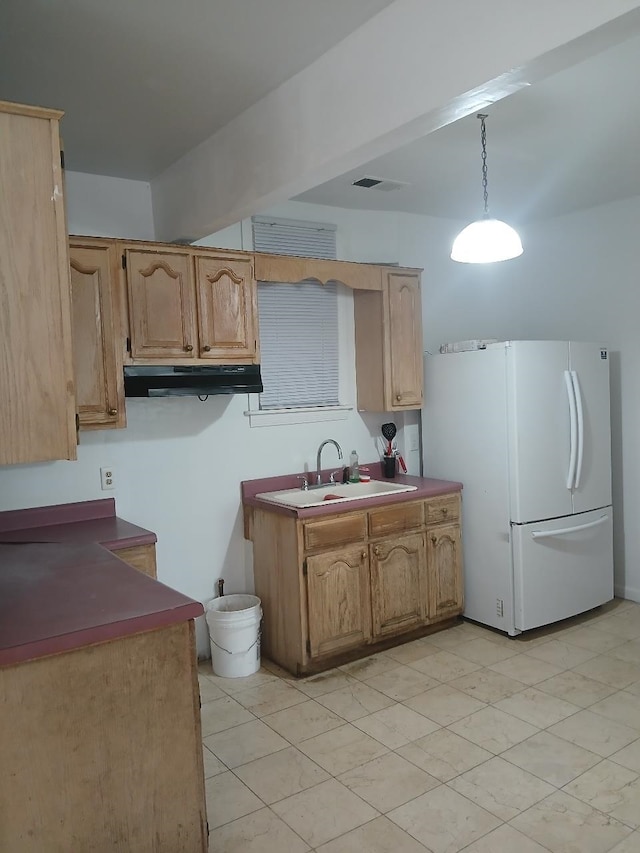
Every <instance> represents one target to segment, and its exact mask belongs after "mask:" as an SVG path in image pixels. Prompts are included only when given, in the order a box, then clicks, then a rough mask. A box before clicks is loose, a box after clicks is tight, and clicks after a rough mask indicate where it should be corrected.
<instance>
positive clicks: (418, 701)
mask: <svg viewBox="0 0 640 853" xmlns="http://www.w3.org/2000/svg"><path fill="white" fill-rule="evenodd" d="M474 674H475V673H472V674H471V676H464V677H465V678H470V677H472V676H473V675H474ZM404 704H405V705H407V707H409V708H412V709H413V710H414V711H417V712H418V713H419V714H422V715H423V716H424V717H428V718H429V719H430V720H433V721H434V722H435V723H438V724H439V725H441V726H448V725H450V724H451V723H455V722H456V721H457V720H461V719H462V718H463V717H468V716H469V714H473V713H475V711H480V710H481V709H482V708H485V707H486V704H485V703H484V702H480V701H479V700H478V699H474V698H473V697H472V696H468V695H467V694H466V693H463V692H462V691H460V690H457V689H456V688H455V687H452V686H451V684H440V685H439V686H438V687H434V688H433V689H432V690H427V691H426V692H425V693H421V694H420V695H419V696H414V697H413V699H407V701H406V702H405V703H404Z"/></svg>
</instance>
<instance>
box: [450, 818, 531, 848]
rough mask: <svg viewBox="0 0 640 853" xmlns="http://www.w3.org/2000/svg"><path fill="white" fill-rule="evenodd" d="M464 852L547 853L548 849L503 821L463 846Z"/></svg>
mask: <svg viewBox="0 0 640 853" xmlns="http://www.w3.org/2000/svg"><path fill="white" fill-rule="evenodd" d="M464 853H548V850H547V849H546V847H541V846H540V845H539V844H538V843H537V842H535V841H532V840H531V838H527V837H526V835H523V834H522V833H521V832H518V831H517V830H516V829H513V827H511V826H507V824H506V823H504V824H503V825H502V826H499V827H498V828H497V829H494V830H493V832H490V833H489V834H488V835H485V836H484V837H483V838H481V839H480V840H479V841H474V842H473V844H470V845H469V846H468V847H465V848H464Z"/></svg>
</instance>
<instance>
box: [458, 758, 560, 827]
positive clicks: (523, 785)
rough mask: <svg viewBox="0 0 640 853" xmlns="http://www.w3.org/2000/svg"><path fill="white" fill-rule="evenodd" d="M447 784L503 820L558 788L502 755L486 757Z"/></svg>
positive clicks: (508, 818) (513, 815)
mask: <svg viewBox="0 0 640 853" xmlns="http://www.w3.org/2000/svg"><path fill="white" fill-rule="evenodd" d="M447 784H448V786H449V787H450V788H453V790H454V791H457V792H458V793H459V794H462V795H463V796H464V797H467V798H468V799H470V800H472V801H473V802H474V803H476V804H477V805H479V806H482V808H483V809H486V810H487V811H488V812H491V814H493V815H495V816H496V817H499V818H500V819H501V820H504V821H508V820H511V819H512V818H514V817H515V816H516V815H517V814H520V812H523V811H525V809H528V808H529V807H530V806H532V805H533V804H534V803H538V802H539V801H540V800H543V799H544V798H545V797H548V796H549V795H550V794H553V792H554V791H555V788H554V787H553V786H552V785H549V784H548V783H547V782H544V781H543V780H542V779H538V777H537V776H533V775H532V774H531V773H527V771H526V770H522V768H520V767H515V766H514V765H513V764H509V762H508V761H504V760H503V759H502V758H492V759H490V760H489V761H485V762H484V764H480V765H479V766H478V767H474V768H473V770H468V771H467V772H466V773H463V774H462V775H461V776H457V777H456V778H455V779H452V780H451V781H450V782H448V783H447Z"/></svg>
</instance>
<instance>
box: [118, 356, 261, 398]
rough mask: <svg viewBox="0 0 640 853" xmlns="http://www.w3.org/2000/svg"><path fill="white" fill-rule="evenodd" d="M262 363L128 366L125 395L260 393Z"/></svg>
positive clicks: (174, 395)
mask: <svg viewBox="0 0 640 853" xmlns="http://www.w3.org/2000/svg"><path fill="white" fill-rule="evenodd" d="M262 390H263V387H262V379H261V377H260V365H259V364H215V365H208V364H207V365H203V366H201V365H184V366H182V365H170V366H167V365H155V364H154V365H142V364H140V365H134V366H129V365H127V366H126V367H125V368H124V394H125V397H199V396H205V395H209V394H260V393H261V392H262Z"/></svg>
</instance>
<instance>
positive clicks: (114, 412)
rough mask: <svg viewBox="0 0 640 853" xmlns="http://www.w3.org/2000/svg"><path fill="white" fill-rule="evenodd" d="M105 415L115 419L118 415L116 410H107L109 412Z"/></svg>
mask: <svg viewBox="0 0 640 853" xmlns="http://www.w3.org/2000/svg"><path fill="white" fill-rule="evenodd" d="M107 414H108V415H109V416H110V417H112V418H115V416H116V415H117V414H118V410H117V409H109V411H108V412H107Z"/></svg>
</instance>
